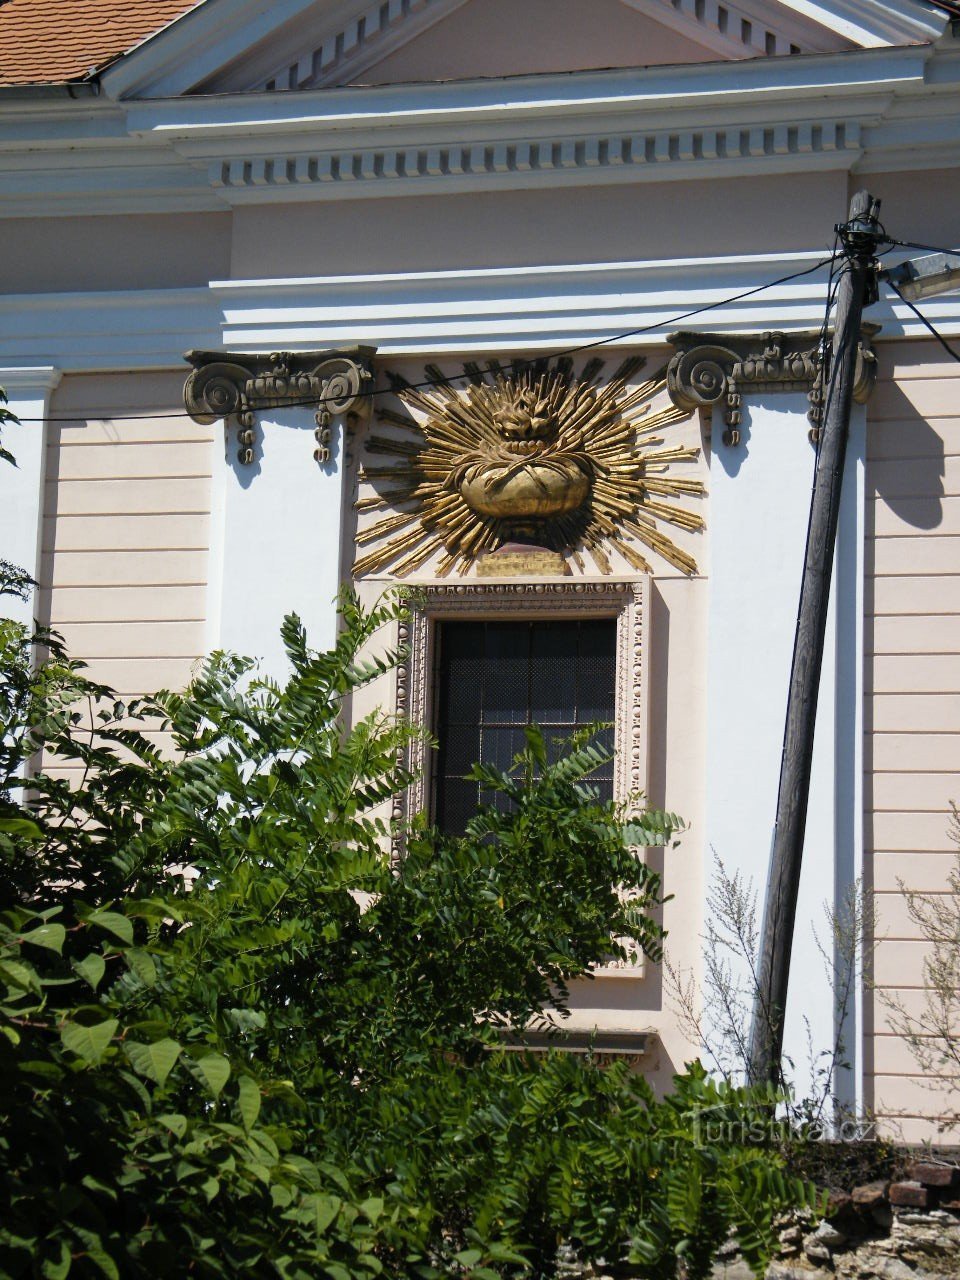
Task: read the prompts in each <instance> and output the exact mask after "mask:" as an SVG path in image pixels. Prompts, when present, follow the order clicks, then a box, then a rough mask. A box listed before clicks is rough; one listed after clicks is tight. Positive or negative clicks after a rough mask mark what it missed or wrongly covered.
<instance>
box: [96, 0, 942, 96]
mask: <svg viewBox="0 0 960 1280" xmlns="http://www.w3.org/2000/svg"><path fill="white" fill-rule="evenodd" d="M463 2H464V0H386V3H371V0H341V2H340V3H328V4H326V5H325V6H324V7H323V8H322V9H321V8H320V6H318V4H317V2H316V0H271V3H270V4H264V3H263V0H205V3H203V4H200V5H197V6H196V8H194V9H192V10H189V11H188V12H187V13H185V14H183V15H182V16H181V17H180V18H178V19H177V20H176V21H174V22H172V23H170V24H168V26H166V27H165V28H163V29H162V30H161V31H159V32H157V33H156V34H155V35H153V36H151V37H149V38H148V39H147V40H145V41H143V42H142V43H141V44H140V45H139V46H138V47H136V48H135V49H133V50H131V51H130V52H129V53H127V54H126V56H124V57H123V58H121V59H119V60H118V61H117V62H116V63H115V64H114V65H113V66H112V67H110V68H109V69H108V70H107V71H106V72H105V73H104V74H103V76H102V77H101V82H102V85H103V88H104V90H105V92H106V93H107V94H108V95H110V96H111V97H115V98H120V97H131V96H133V95H140V96H145V95H150V96H153V97H160V96H172V95H176V94H183V93H188V92H190V91H191V90H194V89H195V88H196V87H197V86H202V85H204V84H209V83H211V82H212V83H215V82H216V78H217V75H218V73H220V72H222V71H223V70H224V69H226V70H227V71H228V73H229V69H230V68H231V66H235V65H236V64H238V63H243V62H244V61H245V60H249V59H250V58H251V57H253V58H254V59H256V58H257V57H259V58H260V59H261V60H262V58H263V54H262V53H258V52H257V51H258V49H265V48H266V47H267V45H268V43H269V41H270V40H271V39H273V40H274V41H277V42H279V47H280V49H282V50H283V53H280V52H278V56H277V61H276V63H275V64H274V67H273V69H272V70H271V71H269V72H268V73H267V75H266V77H264V76H260V77H259V78H258V77H256V76H255V77H254V79H253V80H252V81H251V83H250V84H249V85H247V84H244V85H243V86H242V87H243V88H244V89H248V88H249V89H256V88H262V87H264V85H265V84H267V83H268V82H276V83H277V84H278V87H281V88H284V89H286V88H300V87H302V86H303V85H304V84H310V85H318V86H319V85H323V84H327V83H329V81H330V77H331V75H332V74H336V73H340V74H345V75H347V76H348V77H350V78H352V77H353V76H355V75H356V74H359V73H362V71H363V70H365V69H366V67H367V66H368V65H370V63H371V62H373V61H376V60H377V59H379V58H380V57H382V56H384V55H385V54H387V53H389V52H391V51H392V49H393V48H394V47H395V46H396V45H398V44H400V43H403V42H404V41H406V40H408V39H411V38H414V37H415V36H416V35H417V34H419V32H420V31H421V30H422V29H423V28H424V27H425V26H428V25H430V24H431V23H433V22H435V21H436V20H437V19H438V17H442V16H444V15H445V14H446V13H447V12H450V11H452V10H453V9H454V8H456V7H457V6H458V5H459V4H461V3H463ZM625 3H627V4H630V5H632V6H633V7H635V8H639V9H641V10H642V11H645V12H648V13H649V14H650V15H651V16H652V17H654V18H655V19H656V20H657V21H660V22H666V23H667V24H668V25H670V26H672V27H674V28H676V29H678V30H680V31H682V32H683V33H684V34H686V35H688V36H689V37H690V38H691V39H693V40H694V41H697V40H699V41H700V42H701V43H702V44H704V45H706V47H708V48H713V49H714V50H715V51H716V52H720V53H721V54H724V55H725V56H728V57H743V56H744V54H745V53H746V54H750V53H759V54H768V53H778V54H779V53H790V52H791V51H796V50H802V51H803V52H808V51H811V50H823V49H824V48H826V47H829V42H830V40H831V39H834V40H835V39H836V38H838V37H839V38H840V39H841V40H845V41H850V42H851V43H852V44H854V45H859V46H861V47H876V46H883V45H897V44H904V43H910V42H915V41H929V40H933V39H935V38H936V37H937V36H938V35H939V34H941V33H942V31H943V30H944V27H945V26H946V18H945V17H944V15H943V14H942V13H939V12H938V11H937V10H936V8H935V7H934V6H932V5H929V4H926V3H924V0H884V2H883V3H882V4H881V3H877V0H777V3H776V4H770V3H763V2H762V0H740V3H730V4H728V5H720V4H718V2H717V0H625ZM318 13H320V14H322V17H323V22H322V24H321V25H322V27H323V28H325V30H323V33H322V35H319V36H316V37H315V38H314V41H313V43H312V44H311V43H309V42H306V43H304V45H303V46H302V47H298V48H297V51H296V54H295V55H294V56H293V58H292V60H291V57H290V50H289V46H290V35H291V29H292V26H293V24H294V23H295V22H300V23H301V24H303V25H304V26H305V27H309V26H310V25H311V20H312V22H313V27H314V30H315V31H316V29H317V24H316V15H317V14H318ZM268 56H269V55H268Z"/></svg>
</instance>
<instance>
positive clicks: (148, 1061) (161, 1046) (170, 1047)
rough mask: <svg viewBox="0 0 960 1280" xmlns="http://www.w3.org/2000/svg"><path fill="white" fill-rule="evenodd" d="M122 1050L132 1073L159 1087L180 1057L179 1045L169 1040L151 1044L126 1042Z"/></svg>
mask: <svg viewBox="0 0 960 1280" xmlns="http://www.w3.org/2000/svg"><path fill="white" fill-rule="evenodd" d="M124 1048H125V1050H126V1054H127V1057H128V1058H129V1059H130V1065H131V1066H132V1067H133V1069H134V1071H136V1072H138V1073H139V1074H140V1075H142V1076H146V1078H147V1079H148V1080H153V1081H154V1082H155V1083H156V1084H159V1085H161V1086H162V1085H163V1084H164V1083H165V1082H166V1079H167V1076H168V1075H169V1074H170V1072H171V1071H172V1070H173V1068H174V1067H175V1066H176V1064H177V1059H178V1058H179V1057H180V1045H179V1044H177V1042H176V1040H170V1039H169V1038H168V1039H165V1040H156V1041H154V1043H153V1044H138V1043H137V1042H136V1041H128V1042H127V1044H126V1045H125V1046H124Z"/></svg>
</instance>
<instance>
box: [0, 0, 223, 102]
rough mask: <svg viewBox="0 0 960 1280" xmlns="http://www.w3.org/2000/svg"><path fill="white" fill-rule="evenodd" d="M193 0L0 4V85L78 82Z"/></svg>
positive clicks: (2, 0)
mask: <svg viewBox="0 0 960 1280" xmlns="http://www.w3.org/2000/svg"><path fill="white" fill-rule="evenodd" d="M197 2H198V0H122V3H121V2H120V0H0V84H7V85H10V84H50V83H54V82H58V81H64V80H82V79H83V78H84V77H85V76H86V75H87V74H88V73H89V72H90V71H91V69H95V68H99V67H103V66H105V65H106V64H107V63H108V62H112V61H113V59H114V58H116V57H118V56H119V55H120V54H123V53H126V52H127V50H129V49H131V48H133V46H134V45H137V44H139V43H140V42H141V41H142V40H145V39H146V38H147V36H150V35H153V34H154V33H155V32H157V31H159V30H160V29H161V28H162V27H165V26H167V25H168V23H170V22H172V21H173V20H174V18H179V17H180V15H181V14H184V13H186V12H187V10H188V9H192V8H193V7H194V5H195V4H196V3H197Z"/></svg>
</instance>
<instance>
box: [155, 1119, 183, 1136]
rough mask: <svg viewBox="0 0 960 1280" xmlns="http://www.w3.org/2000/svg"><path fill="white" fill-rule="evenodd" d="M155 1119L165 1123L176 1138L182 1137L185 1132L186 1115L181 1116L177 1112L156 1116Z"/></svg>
mask: <svg viewBox="0 0 960 1280" xmlns="http://www.w3.org/2000/svg"><path fill="white" fill-rule="evenodd" d="M157 1119H158V1120H159V1122H160V1123H161V1124H162V1125H165V1126H166V1128H168V1129H169V1130H170V1132H171V1133H172V1134H173V1135H174V1137H176V1138H182V1137H183V1135H184V1134H185V1133H186V1132H187V1117H186V1116H181V1115H179V1114H172V1115H165V1116H157Z"/></svg>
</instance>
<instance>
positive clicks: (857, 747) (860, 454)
mask: <svg viewBox="0 0 960 1280" xmlns="http://www.w3.org/2000/svg"><path fill="white" fill-rule="evenodd" d="M866 417H867V407H866V406H865V405H858V404H854V405H853V409H852V412H851V417H850V438H849V442H848V445H847V458H846V465H845V467H844V474H843V488H842V491H841V498H840V520H839V524H838V528H837V553H836V564H835V567H834V577H835V581H836V587H835V592H836V602H837V631H836V639H837V654H836V688H837V697H836V706H835V716H836V757H835V778H836V780H835V791H836V800H835V804H836V863H835V867H836V871H835V874H836V882H835V888H834V900H835V902H836V903H837V906H838V909H839V910H840V911H841V912H842V911H843V910H845V908H846V905H847V904H848V903H849V902H850V900H851V898H852V896H853V895H855V894H857V892H858V890H859V889H860V888H862V886H863V870H864V860H863V699H864V644H863V628H864V574H865V561H864V557H865V543H864V537H865V532H866V508H865V499H866V477H865V463H866V431H867V427H866ZM860 959H861V970H860V972H859V974H858V975H855V976H856V977H859V981H855V982H854V987H853V992H852V998H851V1000H850V1001H849V1003H848V1006H847V1011H846V1016H845V1017H844V1018H843V1019H842V1026H841V1028H839V1030H840V1032H841V1037H842V1040H843V1049H844V1052H843V1055H842V1056H843V1059H844V1061H845V1062H846V1063H847V1064H849V1065H848V1066H847V1067H844V1068H842V1069H841V1070H839V1071H838V1074H837V1082H836V1092H837V1097H838V1099H839V1100H840V1101H841V1103H842V1104H843V1105H844V1106H845V1107H846V1108H847V1109H848V1110H849V1111H850V1112H851V1113H852V1114H853V1115H855V1116H858V1117H859V1116H863V1115H864V1105H865V1097H864V987H863V973H862V957H861V958H860Z"/></svg>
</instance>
